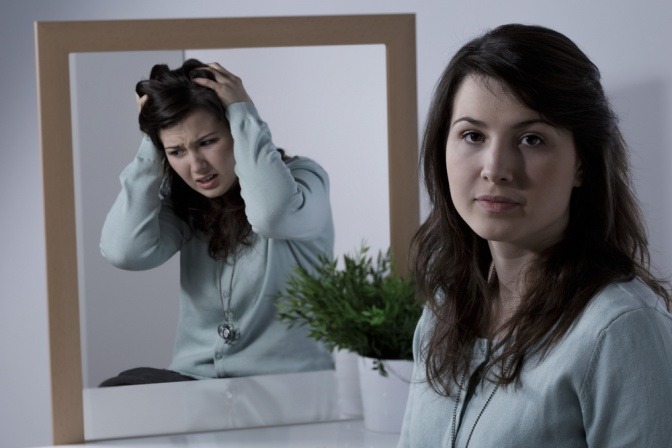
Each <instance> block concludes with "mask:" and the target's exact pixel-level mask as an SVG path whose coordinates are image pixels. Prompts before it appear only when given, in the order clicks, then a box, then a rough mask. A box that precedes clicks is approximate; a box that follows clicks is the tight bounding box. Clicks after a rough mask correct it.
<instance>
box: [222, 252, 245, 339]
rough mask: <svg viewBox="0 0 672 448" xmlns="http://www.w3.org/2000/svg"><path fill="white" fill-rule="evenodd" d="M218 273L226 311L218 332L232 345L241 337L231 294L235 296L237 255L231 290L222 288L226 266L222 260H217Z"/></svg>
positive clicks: (232, 267) (232, 270) (233, 266)
mask: <svg viewBox="0 0 672 448" xmlns="http://www.w3.org/2000/svg"><path fill="white" fill-rule="evenodd" d="M217 273H218V277H219V300H220V302H221V304H222V312H223V313H224V323H222V324H220V325H219V327H217V333H218V334H219V336H220V337H221V338H222V339H224V342H225V343H226V344H227V345H231V344H233V343H234V342H236V340H237V339H238V338H239V337H240V330H238V329H237V328H236V327H235V326H234V325H233V309H231V296H233V274H235V273H236V256H235V255H234V256H233V265H232V266H231V280H229V291H228V292H226V293H225V292H224V290H223V289H222V276H223V275H224V268H223V267H222V260H217ZM224 296H226V306H224Z"/></svg>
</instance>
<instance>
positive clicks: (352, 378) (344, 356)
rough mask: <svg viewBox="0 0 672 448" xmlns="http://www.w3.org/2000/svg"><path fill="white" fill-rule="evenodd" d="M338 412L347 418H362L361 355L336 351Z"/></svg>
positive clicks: (346, 351) (334, 353)
mask: <svg viewBox="0 0 672 448" xmlns="http://www.w3.org/2000/svg"><path fill="white" fill-rule="evenodd" d="M333 357H334V368H335V371H336V372H335V376H336V387H337V388H338V395H337V396H338V411H339V413H341V414H343V415H344V416H346V417H360V416H361V415H362V413H363V410H362V396H361V394H360V389H359V366H358V364H357V360H358V359H359V355H358V354H357V353H354V352H351V351H349V350H334V352H333Z"/></svg>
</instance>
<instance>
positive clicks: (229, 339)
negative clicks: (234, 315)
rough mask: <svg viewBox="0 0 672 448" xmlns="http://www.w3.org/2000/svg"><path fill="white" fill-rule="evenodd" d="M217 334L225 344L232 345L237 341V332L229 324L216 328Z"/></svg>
mask: <svg viewBox="0 0 672 448" xmlns="http://www.w3.org/2000/svg"><path fill="white" fill-rule="evenodd" d="M217 333H219V336H220V337H221V338H222V339H224V342H226V343H227V344H233V342H234V341H235V340H236V339H238V330H236V329H235V327H234V326H233V325H231V324H230V323H223V324H221V325H220V326H219V327H217Z"/></svg>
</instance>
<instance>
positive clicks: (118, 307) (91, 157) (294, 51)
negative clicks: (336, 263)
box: [71, 45, 390, 387]
mask: <svg viewBox="0 0 672 448" xmlns="http://www.w3.org/2000/svg"><path fill="white" fill-rule="evenodd" d="M188 58H197V59H200V60H202V61H219V62H221V63H222V64H223V65H225V67H226V68H227V69H229V70H230V71H231V72H233V73H235V74H236V75H238V76H240V77H241V78H242V79H243V81H244V83H245V87H246V89H247V91H248V93H249V94H250V95H251V96H252V98H253V100H254V102H255V104H256V106H257V109H258V110H259V112H260V115H261V116H262V119H264V120H265V121H266V122H267V123H268V124H269V127H270V129H271V132H272V133H273V140H274V142H275V143H276V145H278V146H281V147H283V148H285V149H286V150H287V151H288V153H289V154H290V155H304V156H308V157H310V158H312V159H314V160H316V161H318V162H319V163H320V164H321V165H322V166H323V167H325V169H326V170H327V172H328V173H329V175H330V181H331V202H332V209H333V215H334V222H335V229H336V243H335V246H336V247H335V254H337V255H338V254H340V253H343V252H349V251H352V250H353V249H354V248H355V247H356V246H357V245H358V244H359V243H360V242H361V241H362V240H366V241H367V242H368V243H369V244H370V245H371V246H372V248H373V249H374V250H378V249H385V248H387V247H388V246H389V244H390V239H389V219H390V218H389V205H388V198H389V192H388V188H387V185H388V174H387V166H388V162H387V139H386V120H387V117H386V102H385V83H384V79H385V50H384V46H382V45H366V46H364V45H362V46H333V47H300V48H296V47H293V48H256V49H232V50H187V51H185V52H184V54H183V53H182V52H181V51H172V52H120V53H103V54H96V53H80V54H74V55H72V56H71V95H72V106H73V117H74V118H75V119H74V120H73V135H74V136H75V138H74V142H73V143H74V145H73V146H74V148H75V159H74V160H75V162H74V163H75V187H76V188H75V194H76V200H77V207H76V210H77V228H78V232H77V238H78V253H79V257H78V258H79V263H78V271H79V282H80V309H81V310H82V313H81V317H82V329H83V334H82V335H83V338H82V349H83V354H84V356H83V361H84V362H83V378H84V385H85V387H95V385H97V384H99V383H100V382H101V381H102V380H103V379H105V378H108V377H110V376H113V375H116V374H117V373H118V372H119V371H121V370H125V369H127V368H132V367H137V366H151V367H157V368H165V367H167V366H168V364H169V363H170V359H171V352H172V343H173V339H174V336H175V327H176V325H177V312H178V298H177V296H178V293H179V266H178V263H177V260H176V259H177V257H173V259H172V260H171V261H170V262H169V263H167V264H165V265H163V266H161V267H159V268H156V269H152V270H149V271H142V272H129V271H121V270H119V269H116V268H114V267H112V266H111V265H110V264H109V263H107V262H106V261H105V260H104V259H102V257H101V256H100V252H99V249H98V242H99V239H100V229H101V227H102V223H103V221H104V219H105V215H106V213H107V211H108V210H109V207H110V206H111V204H112V202H113V201H114V199H115V197H116V195H117V194H118V191H119V181H118V176H119V173H120V172H121V170H122V169H123V167H124V166H125V165H126V164H127V163H129V162H130V160H132V158H133V157H134V156H135V152H136V151H137V146H138V142H139V141H140V132H139V130H138V126H137V106H136V104H135V99H134V94H133V87H134V85H135V82H137V81H138V80H140V79H145V78H147V76H148V74H149V70H150V68H151V66H152V65H153V64H154V63H167V64H168V65H169V66H170V67H171V68H173V67H177V66H179V65H181V62H182V60H184V59H188ZM315 60H322V61H324V63H321V64H315V63H314V61H315ZM267 67H273V70H268V69H267ZM358 217H366V219H358Z"/></svg>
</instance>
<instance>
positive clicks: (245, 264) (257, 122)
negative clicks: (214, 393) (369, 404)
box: [100, 103, 334, 379]
mask: <svg viewBox="0 0 672 448" xmlns="http://www.w3.org/2000/svg"><path fill="white" fill-rule="evenodd" d="M226 114H227V118H228V119H229V123H230V127H231V134H232V136H233V139H234V157H235V160H236V167H235V172H236V175H237V176H238V178H239V181H240V187H241V195H242V197H243V199H244V200H245V213H246V215H247V218H248V221H249V222H250V224H251V225H252V230H253V233H254V238H253V243H252V245H251V246H250V247H245V248H243V249H242V252H239V253H238V255H237V256H236V260H235V269H234V266H233V264H234V263H233V261H234V260H233V257H229V259H228V260H223V261H222V262H221V263H218V262H217V261H215V260H214V259H212V258H211V257H210V256H209V255H208V242H207V241H206V240H204V239H201V238H199V237H197V236H191V234H190V231H189V229H188V226H187V225H186V224H185V223H184V222H183V221H182V220H180V219H179V218H178V217H177V216H176V215H175V214H174V213H173V211H172V209H171V207H170V205H169V202H168V201H167V200H165V199H162V198H161V197H160V195H159V189H160V187H161V181H162V176H163V168H162V166H161V158H160V156H159V153H158V151H157V149H156V148H155V147H154V145H153V144H152V142H151V140H150V139H149V138H148V137H145V138H144V139H143V142H142V145H141V146H140V149H139V151H138V154H137V157H136V158H135V159H134V160H133V161H132V162H131V164H130V165H128V166H127V167H126V168H125V169H124V171H123V172H122V173H121V176H120V180H121V185H122V190H121V193H120V194H119V196H118V197H117V199H116V202H115V203H114V205H113V206H112V209H111V210H110V212H109V213H108V215H107V218H106V220H105V224H104V226H103V230H102V236H101V242H100V249H101V253H102V254H103V256H104V257H105V258H106V259H107V260H108V261H110V262H111V263H112V264H113V265H115V266H117V267H119V268H121V269H128V270H145V269H151V268H154V267H156V266H159V265H161V264H163V263H164V262H166V261H167V260H168V259H169V258H171V257H172V256H173V255H175V253H177V252H179V253H180V286H181V291H180V318H179V322H178V328H177V336H176V340H175V344H174V350H173V361H172V363H171V364H170V366H169V368H170V369H171V370H175V371H178V372H180V373H182V374H184V375H190V376H193V377H196V378H202V379H203V378H218V377H219V378H221V377H236V376H247V375H260V374H272V373H285V372H299V371H311V370H323V369H330V368H332V359H331V355H330V353H329V352H328V351H327V350H326V349H324V347H322V346H321V345H320V344H317V343H316V342H315V341H313V340H312V339H309V338H308V337H307V332H306V330H305V329H302V328H293V329H291V330H288V329H287V328H286V325H284V324H282V323H280V322H279V321H278V320H277V319H276V316H277V312H276V307H275V300H276V296H277V293H278V291H280V290H282V289H283V288H284V286H285V280H286V277H287V275H289V274H290V273H291V272H292V271H293V269H294V267H295V266H301V267H303V268H306V269H308V270H310V269H311V268H312V266H314V265H315V263H317V261H318V256H319V255H320V254H324V255H326V256H328V257H332V255H333V244H334V228H333V221H332V216H331V206H330V202H329V179H328V176H327V173H326V172H325V171H324V169H322V167H320V166H319V165H318V164H317V163H315V162H314V161H312V160H310V159H307V158H302V157H295V158H293V159H291V161H289V162H288V163H286V164H285V162H283V161H282V160H281V157H280V153H279V152H278V151H277V150H276V147H275V146H274V145H273V142H272V140H271V134H270V131H269V129H268V126H267V125H266V123H265V122H264V121H262V120H261V118H260V117H259V115H258V113H257V110H256V108H255V107H254V105H253V104H251V103H236V104H232V105H230V106H229V107H228V108H227V110H226ZM232 275H233V281H232V283H231V278H232ZM220 276H221V278H220ZM220 281H221V285H222V289H224V290H225V291H224V293H227V292H228V289H229V285H230V284H232V288H231V289H232V298H231V308H232V310H233V323H234V325H235V326H236V327H237V328H238V329H239V330H240V338H239V339H238V340H237V341H236V342H235V343H234V344H232V345H227V344H226V343H225V342H224V340H223V339H222V338H221V337H220V336H219V334H218V332H217V327H218V326H219V325H220V324H221V323H223V322H224V313H223V310H222V304H221V299H220V289H219V288H220Z"/></svg>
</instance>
